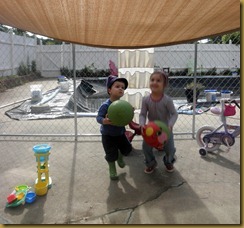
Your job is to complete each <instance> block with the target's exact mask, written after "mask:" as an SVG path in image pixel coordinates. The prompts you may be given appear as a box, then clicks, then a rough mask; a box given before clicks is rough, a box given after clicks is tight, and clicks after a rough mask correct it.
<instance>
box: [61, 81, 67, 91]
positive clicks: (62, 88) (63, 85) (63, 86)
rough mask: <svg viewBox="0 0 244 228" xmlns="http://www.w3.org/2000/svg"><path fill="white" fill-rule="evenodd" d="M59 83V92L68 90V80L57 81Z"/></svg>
mask: <svg viewBox="0 0 244 228" xmlns="http://www.w3.org/2000/svg"><path fill="white" fill-rule="evenodd" d="M59 85H60V91H61V92H68V91H69V82H68V81H63V82H59Z"/></svg>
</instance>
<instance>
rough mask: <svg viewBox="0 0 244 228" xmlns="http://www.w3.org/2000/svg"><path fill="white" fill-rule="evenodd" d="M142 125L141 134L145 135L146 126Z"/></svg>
mask: <svg viewBox="0 0 244 228" xmlns="http://www.w3.org/2000/svg"><path fill="white" fill-rule="evenodd" d="M140 127H141V135H143V132H144V131H145V126H140Z"/></svg>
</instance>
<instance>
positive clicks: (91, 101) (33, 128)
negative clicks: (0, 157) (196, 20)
mask: <svg viewBox="0 0 244 228" xmlns="http://www.w3.org/2000/svg"><path fill="white" fill-rule="evenodd" d="M0 37H1V39H0V50H1V55H0V73H1V75H0V83H1V84H0V91H1V94H0V95H1V96H0V104H1V105H0V126H1V128H0V136H1V137H3V138H4V137H10V136H12V137H15V138H18V137H26V138H29V137H40V136H42V137H50V136H52V137H54V138H60V140H62V139H63V138H66V139H67V138H69V139H71V138H72V139H73V138H74V134H75V127H76V126H75V123H77V132H78V137H79V136H81V137H79V138H82V137H85V136H89V137H90V136H94V137H95V136H99V135H100V131H99V127H100V126H99V124H98V123H97V122H96V119H95V116H96V112H97V110H98V108H99V106H100V105H101V103H102V102H103V101H105V100H106V99H107V98H108V95H107V92H106V78H107V76H108V75H110V74H111V70H112V69H111V65H110V64H111V61H112V63H113V64H114V66H115V67H117V68H118V64H119V58H118V56H119V54H118V50H117V49H105V48H94V47H87V46H82V45H75V47H76V48H75V74H74V69H73V56H72V45H71V44H67V43H64V42H63V43H62V44H57V45H55V44H51V45H44V44H42V42H39V41H38V42H37V39H36V38H34V39H33V38H30V37H27V36H18V35H14V34H12V33H4V32H0ZM205 41H206V43H205V42H204V43H203V41H199V42H198V43H197V59H195V51H196V49H195V44H194V43H187V44H181V45H174V46H166V47H157V48H154V53H153V58H152V59H153V63H154V69H158V68H160V69H164V70H165V71H166V72H167V73H168V75H169V86H168V88H167V89H166V93H167V94H168V95H170V96H171V97H172V98H173V100H174V103H175V106H176V108H177V110H178V113H179V117H178V120H177V122H176V124H175V127H174V132H175V135H176V137H180V138H181V137H192V136H194V133H195V132H194V131H195V130H197V129H198V128H199V127H201V126H202V125H203V124H206V123H208V124H209V125H211V124H215V122H216V119H218V117H216V116H212V114H210V112H209V109H210V107H212V106H216V105H218V101H219V99H220V98H221V96H222V93H221V91H223V90H225V91H229V92H230V98H231V99H239V98H240V36H238V33H237V35H236V36H234V35H233V34H226V35H223V36H220V37H215V38H209V39H206V40H205ZM37 43H38V44H37ZM136 51H140V50H136ZM195 60H197V61H196V62H197V65H196V66H194V64H195ZM139 61H140V60H139ZM194 67H195V68H196V70H195V72H194ZM139 69H140V67H139ZM74 75H75V79H74ZM194 78H195V80H196V82H197V84H195V85H193V88H194V86H196V94H194V96H196V95H197V97H196V104H193V100H191V99H190V100H189V98H187V97H186V88H187V87H191V86H192V82H194ZM74 80H76V81H75V82H76V88H74ZM140 80H143V78H142V77H141V78H140ZM33 87H35V88H38V89H35V90H34V91H33ZM145 89H148V88H145ZM198 89H199V92H198ZM74 90H76V92H77V93H76V99H74ZM209 90H211V91H215V92H216V93H215V95H216V96H215V98H214V99H213V100H210V101H209V100H207V99H208V98H207V96H208V95H209V93H208V92H207V91H209ZM34 93H35V95H36V96H37V97H34ZM35 98H36V99H37V100H35ZM42 99H44V100H45V101H43V100H42ZM131 99H132V97H131ZM133 99H136V100H137V101H138V99H139V101H140V98H138V97H136V96H135V97H134V98H133ZM139 103H140V102H139ZM75 106H76V107H77V122H75V121H74V116H75V113H74V108H75ZM135 116H138V113H136V115H135ZM193 116H194V118H193ZM136 120H137V119H136ZM232 121H235V122H237V123H239V121H240V116H238V115H237V116H235V118H234V120H232ZM193 125H194V126H195V128H193V127H192V126H193Z"/></svg>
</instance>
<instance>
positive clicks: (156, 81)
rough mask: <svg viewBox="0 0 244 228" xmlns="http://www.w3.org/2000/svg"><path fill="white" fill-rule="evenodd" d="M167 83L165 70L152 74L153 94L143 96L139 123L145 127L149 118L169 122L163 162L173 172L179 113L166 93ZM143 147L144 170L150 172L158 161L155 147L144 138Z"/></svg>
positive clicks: (150, 82) (150, 84)
mask: <svg viewBox="0 0 244 228" xmlns="http://www.w3.org/2000/svg"><path fill="white" fill-rule="evenodd" d="M167 84H168V78H167V75H166V73H165V72H159V71H156V72H154V73H152V74H151V76H150V81H149V87H150V89H151V94H150V95H148V96H146V97H143V99H142V107H141V112H140V115H139V124H140V126H141V127H144V126H145V124H146V120H147V118H148V121H155V120H160V121H162V122H164V123H165V124H167V126H168V128H169V130H170V136H169V139H168V141H167V143H166V144H165V145H164V148H163V150H164V151H165V153H166V155H165V156H164V157H163V162H164V165H165V167H166V171H168V172H173V171H174V165H173V163H174V162H175V146H174V139H173V131H172V129H173V126H174V124H175V122H176V120H177V118H178V113H177V111H176V109H175V106H174V103H173V100H172V98H171V97H169V96H167V95H166V94H165V93H164V89H165V87H166V86H167ZM142 147H143V152H144V156H145V164H146V166H147V167H146V169H145V170H144V172H145V173H147V174H150V173H152V172H153V171H154V169H155V168H156V166H157V162H156V160H155V156H154V154H153V148H152V147H151V146H149V145H148V144H147V143H146V142H145V141H144V140H143V144H142Z"/></svg>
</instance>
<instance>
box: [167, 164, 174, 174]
mask: <svg viewBox="0 0 244 228" xmlns="http://www.w3.org/2000/svg"><path fill="white" fill-rule="evenodd" d="M165 167H166V171H167V172H169V173H172V172H174V171H175V168H174V165H173V164H167V165H165Z"/></svg>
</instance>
